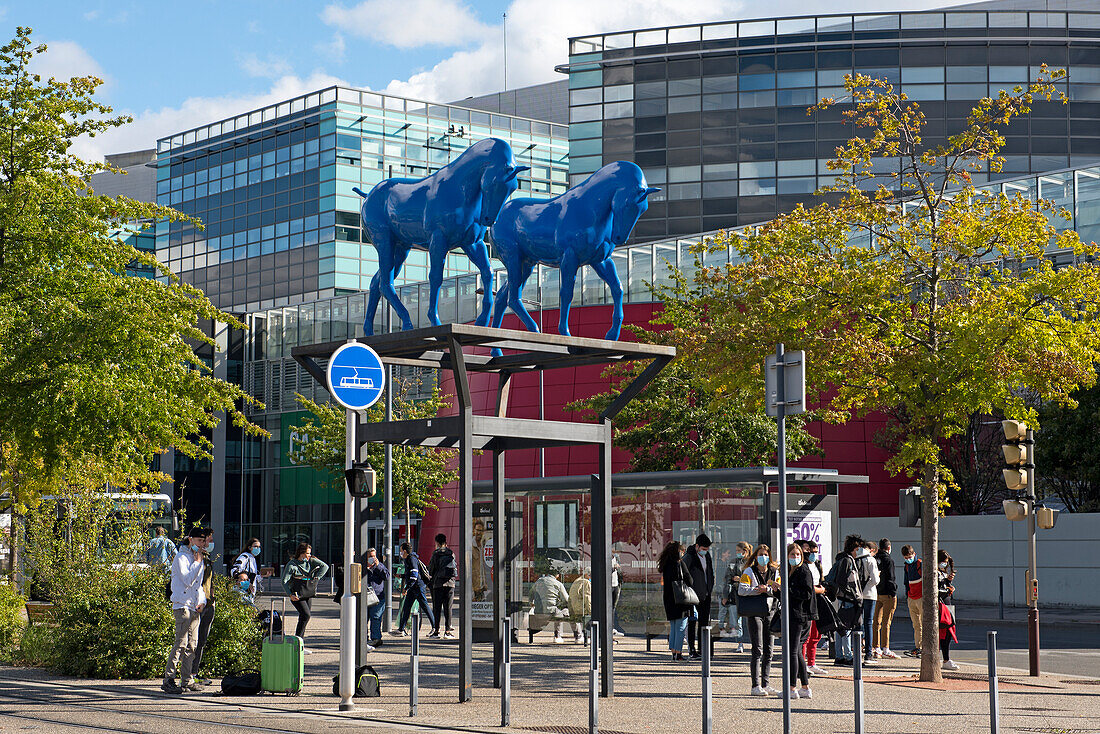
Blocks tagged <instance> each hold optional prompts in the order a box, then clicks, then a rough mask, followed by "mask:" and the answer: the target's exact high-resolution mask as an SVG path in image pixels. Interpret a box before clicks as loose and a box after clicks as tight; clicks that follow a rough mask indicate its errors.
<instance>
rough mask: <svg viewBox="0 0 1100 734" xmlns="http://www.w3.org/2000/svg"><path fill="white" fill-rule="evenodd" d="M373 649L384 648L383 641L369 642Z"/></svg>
mask: <svg viewBox="0 0 1100 734" xmlns="http://www.w3.org/2000/svg"><path fill="white" fill-rule="evenodd" d="M368 642H369V643H370V646H371V647H382V640H368Z"/></svg>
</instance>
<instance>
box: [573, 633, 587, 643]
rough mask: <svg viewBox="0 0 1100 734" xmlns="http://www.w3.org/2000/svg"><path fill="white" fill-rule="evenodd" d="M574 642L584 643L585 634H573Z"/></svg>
mask: <svg viewBox="0 0 1100 734" xmlns="http://www.w3.org/2000/svg"><path fill="white" fill-rule="evenodd" d="M573 644H574V645H581V644H584V636H583V635H573Z"/></svg>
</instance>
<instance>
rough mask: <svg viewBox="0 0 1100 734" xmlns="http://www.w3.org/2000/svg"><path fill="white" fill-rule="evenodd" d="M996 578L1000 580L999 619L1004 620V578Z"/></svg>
mask: <svg viewBox="0 0 1100 734" xmlns="http://www.w3.org/2000/svg"><path fill="white" fill-rule="evenodd" d="M998 578H1000V580H1001V593H1000V600H1001V619H1004V618H1005V577H1004V576H999V577H998Z"/></svg>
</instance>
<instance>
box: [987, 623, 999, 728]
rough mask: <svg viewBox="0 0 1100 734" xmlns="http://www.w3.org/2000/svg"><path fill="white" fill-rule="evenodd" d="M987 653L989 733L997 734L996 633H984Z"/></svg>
mask: <svg viewBox="0 0 1100 734" xmlns="http://www.w3.org/2000/svg"><path fill="white" fill-rule="evenodd" d="M986 637H987V638H988V648H989V649H988V653H989V731H990V732H991V734H999V732H1000V731H1001V704H1000V701H998V699H997V694H998V692H997V633H996V632H993V631H989V632H986Z"/></svg>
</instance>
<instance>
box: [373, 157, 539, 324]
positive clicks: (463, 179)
mask: <svg viewBox="0 0 1100 734" xmlns="http://www.w3.org/2000/svg"><path fill="white" fill-rule="evenodd" d="M528 168H530V166H517V165H514V164H513V159H512V148H511V147H510V146H509V145H508V143H506V142H505V141H503V140H500V139H498V138H487V139H485V140H480V141H478V142H476V143H474V144H473V145H471V146H470V147H469V148H467V149H466V150H465V151H463V153H462V155H460V156H459V157H458V158H456V159H455V160H453V161H451V162H450V163H448V164H447V165H446V166H444V167H443V168H441V169H439V170H438V171H436V172H435V173H433V174H432V175H430V176H428V177H426V178H420V179H417V178H391V179H386V180H385V181H382V182H380V183H378V184H376V185H375V186H374V188H372V189H371V190H370V193H363V192H362V191H360V190H359V189H358V188H354V189H353V190H354V191H355V193H357V194H359V195H360V196H362V197H363V207H362V217H363V228H364V229H365V230H366V231H367V232H368V233H369V234H370V241H371V243H372V244H373V245H374V248H375V250H377V251H378V272H377V273H375V274H374V277H373V278H372V279H371V282H370V297H369V298H368V300H367V314H366V319H365V320H364V322H363V333H364V334H366V335H367V336H370V335H371V334H373V333H374V314H375V311H376V310H377V308H378V300H379V298H380V297H381V296H383V295H384V296H385V297H386V300H387V301H389V303H390V305H391V306H393V309H394V311H396V312H397V316H398V318H400V319H401V328H402V329H405V330H408V329H411V328H413V323H412V320H411V319H410V318H409V311H408V309H407V308H405V306H404V305H403V304H402V303H401V300H400V299H399V298H398V297H397V291H395V290H394V287H393V281H394V279H395V278H396V277H397V275H398V274H399V273H400V272H401V267H402V266H403V265H404V264H405V258H406V257H408V255H409V250H411V249H412V248H414V247H415V248H417V249H420V250H427V251H428V259H429V265H430V270H429V274H428V281H429V284H430V286H431V287H430V291H429V302H428V320H429V321H430V322H431V323H432V325H433V326H439V288H440V286H441V285H442V284H443V266H444V264H445V263H446V261H447V253H448V252H450V251H451V250H453V249H455V248H461V249H462V251H463V252H464V253H466V256H467V257H469V258H470V262H472V263H473V264H474V266H476V267H477V269H478V270H479V271H481V285H482V287H483V288H484V290H485V296H484V298H483V299H482V306H481V313H480V314H479V315H478V318H477V321H476V322H475V323H477V325H478V326H485V325H486V324H488V323H489V316H490V314H491V311H492V298H493V296H492V293H493V271H492V270H491V268H490V266H489V253H488V251H487V249H486V247H485V231H486V229H488V227H490V226H491V225H492V224H493V221H494V220H495V219H496V217H497V214H498V213H499V212H500V207H501V205H503V204H504V201H505V200H506V199H507V198H508V197H509V196H511V195H512V193H513V192H514V191H515V190H516V188H517V187H518V186H519V182H518V181H517V180H516V176H517V174H519V173H520V172H521V171H526V170H527V169H528Z"/></svg>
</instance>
